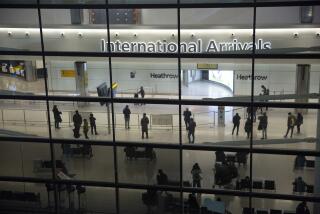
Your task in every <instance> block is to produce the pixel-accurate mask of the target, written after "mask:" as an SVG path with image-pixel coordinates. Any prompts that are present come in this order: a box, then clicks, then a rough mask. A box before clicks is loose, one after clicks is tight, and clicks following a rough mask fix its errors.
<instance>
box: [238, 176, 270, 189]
mask: <svg viewBox="0 0 320 214" xmlns="http://www.w3.org/2000/svg"><path fill="white" fill-rule="evenodd" d="M249 188H250V180H249V178H245V179H241V180H238V181H237V183H236V189H237V190H242V189H249ZM252 189H264V190H276V183H275V181H274V180H253V181H252Z"/></svg>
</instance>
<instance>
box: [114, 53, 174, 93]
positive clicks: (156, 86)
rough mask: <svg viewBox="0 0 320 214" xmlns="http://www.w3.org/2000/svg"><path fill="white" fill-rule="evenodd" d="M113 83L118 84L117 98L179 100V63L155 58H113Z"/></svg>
mask: <svg viewBox="0 0 320 214" xmlns="http://www.w3.org/2000/svg"><path fill="white" fill-rule="evenodd" d="M112 76H113V81H114V82H115V83H117V88H116V97H130V98H134V95H135V94H138V97H141V92H142V91H141V87H142V88H143V91H144V94H143V95H144V97H145V98H155V99H156V98H167V99H177V98H178V93H179V89H178V83H179V81H178V79H179V76H178V61H177V60H176V59H162V58H161V59H155V58H148V59H147V58H146V59H138V58H113V59H112Z"/></svg>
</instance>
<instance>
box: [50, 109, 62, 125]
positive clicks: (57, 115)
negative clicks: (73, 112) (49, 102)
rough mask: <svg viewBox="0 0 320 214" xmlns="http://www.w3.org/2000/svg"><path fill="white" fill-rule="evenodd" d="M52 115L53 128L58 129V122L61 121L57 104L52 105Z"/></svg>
mask: <svg viewBox="0 0 320 214" xmlns="http://www.w3.org/2000/svg"><path fill="white" fill-rule="evenodd" d="M52 112H53V117H54V128H56V129H60V127H59V123H61V122H62V118H61V114H62V113H61V111H59V109H58V107H57V105H54V106H53V108H52Z"/></svg>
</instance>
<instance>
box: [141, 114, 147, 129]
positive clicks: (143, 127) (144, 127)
mask: <svg viewBox="0 0 320 214" xmlns="http://www.w3.org/2000/svg"><path fill="white" fill-rule="evenodd" d="M140 124H141V128H142V131H148V125H149V119H148V117H143V118H142V119H141V122H140Z"/></svg>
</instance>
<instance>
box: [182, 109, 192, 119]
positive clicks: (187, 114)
mask: <svg viewBox="0 0 320 214" xmlns="http://www.w3.org/2000/svg"><path fill="white" fill-rule="evenodd" d="M183 116H184V120H185V121H190V118H191V111H189V110H188V111H187V110H185V111H184V112H183Z"/></svg>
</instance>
